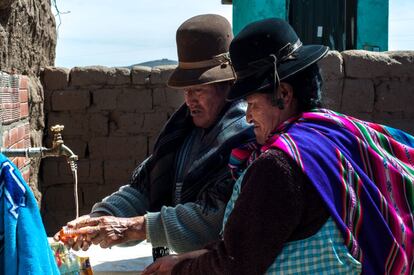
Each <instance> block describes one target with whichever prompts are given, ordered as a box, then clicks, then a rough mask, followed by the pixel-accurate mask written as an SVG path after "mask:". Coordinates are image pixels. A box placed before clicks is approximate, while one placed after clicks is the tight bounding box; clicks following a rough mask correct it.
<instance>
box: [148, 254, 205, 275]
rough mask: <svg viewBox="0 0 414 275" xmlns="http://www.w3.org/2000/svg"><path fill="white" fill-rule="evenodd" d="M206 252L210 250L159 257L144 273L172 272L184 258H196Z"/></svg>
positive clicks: (166, 274) (163, 274) (161, 274)
mask: <svg viewBox="0 0 414 275" xmlns="http://www.w3.org/2000/svg"><path fill="white" fill-rule="evenodd" d="M206 252H208V250H207V249H200V250H194V251H190V252H186V253H182V254H178V255H169V256H164V257H162V258H158V259H157V260H156V261H155V262H153V263H152V264H150V265H149V266H147V267H146V268H145V270H144V271H143V272H142V275H150V274H155V275H169V274H171V272H172V270H173V268H174V266H175V265H176V264H178V263H179V262H181V261H182V260H186V259H194V258H197V257H198V256H201V255H203V254H204V253H206Z"/></svg>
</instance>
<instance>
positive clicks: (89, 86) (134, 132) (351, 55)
mask: <svg viewBox="0 0 414 275" xmlns="http://www.w3.org/2000/svg"><path fill="white" fill-rule="evenodd" d="M320 66H321V68H322V71H323V79H324V86H323V90H324V91H323V100H324V103H325V104H326V106H327V107H328V108H331V109H333V110H336V111H340V112H343V113H346V114H350V115H353V116H356V117H359V118H362V119H367V120H371V121H375V122H379V123H384V124H389V125H391V126H394V127H398V128H401V129H404V130H406V131H408V132H410V133H411V134H414V108H413V105H414V85H413V84H414V83H413V82H414V67H413V66H414V52H388V53H371V52H366V51H346V52H342V53H339V52H335V51H333V52H330V53H329V55H328V56H327V57H325V58H324V59H323V60H322V61H321V62H320ZM172 69H173V67H171V66H167V67H155V68H152V69H151V68H149V67H135V68H133V69H132V70H129V69H125V68H106V67H99V66H98V67H84V68H79V67H75V68H73V69H71V70H69V69H65V68H52V67H50V68H46V69H45V70H44V73H43V77H42V81H43V85H44V88H45V113H46V125H47V127H50V126H51V125H53V124H55V123H60V124H64V125H65V130H64V132H63V139H64V141H65V143H66V144H67V145H68V146H69V147H70V148H71V149H72V150H73V151H74V152H75V153H76V154H78V155H79V157H80V161H79V171H78V173H79V194H80V203H81V213H82V214H85V213H88V212H89V211H90V208H91V206H92V205H93V204H94V203H95V202H96V201H99V200H101V199H102V198H103V197H104V196H106V195H108V194H110V193H111V192H113V191H114V190H117V189H118V188H119V186H120V185H122V184H125V183H126V182H127V181H128V179H129V177H130V174H131V171H132V170H133V168H134V167H135V166H136V165H137V164H138V163H140V162H141V161H142V160H143V159H145V157H146V156H148V154H149V152H151V148H152V146H153V143H154V140H155V137H156V136H157V134H158V132H159V131H160V129H161V128H162V126H163V124H164V123H165V121H166V120H167V119H168V117H169V116H170V115H171V114H172V113H173V112H174V110H175V109H176V108H177V107H178V106H180V105H181V104H182V102H183V95H182V93H181V92H180V91H175V90H172V89H169V88H167V87H166V85H165V83H166V81H167V79H168V76H169V75H170V73H171V71H172ZM46 136H47V139H49V137H48V135H46ZM45 144H49V141H48V140H46V142H45ZM41 170H42V173H41V182H42V185H41V186H42V188H41V191H42V194H43V202H42V206H43V208H42V211H43V217H44V221H45V225H46V228H47V230H48V232H49V234H52V233H54V232H55V231H56V230H57V229H58V227H60V226H61V225H62V224H64V223H66V222H67V221H68V220H69V219H73V218H74V215H75V210H74V200H73V183H72V177H71V174H70V172H69V167H68V165H67V163H66V162H65V160H64V159H60V160H56V159H44V160H43V161H42V169H41Z"/></svg>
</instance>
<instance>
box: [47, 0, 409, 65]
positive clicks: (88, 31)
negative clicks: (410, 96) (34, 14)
mask: <svg viewBox="0 0 414 275" xmlns="http://www.w3.org/2000/svg"><path fill="white" fill-rule="evenodd" d="M52 2H53V1H52ZM120 4H122V5H120ZM57 5H58V9H59V10H60V12H61V13H65V12H69V13H67V14H61V25H60V27H59V32H58V43H57V49H56V60H55V65H56V66H59V67H67V68H72V67H74V66H87V65H104V66H127V65H131V64H136V63H141V62H145V61H150V60H155V59H161V58H169V59H174V60H177V53H176V48H175V31H176V30H177V28H178V26H179V25H180V24H181V23H182V22H184V21H185V20H186V19H188V18H190V17H192V16H194V15H198V14H203V13H216V14H221V15H223V16H224V17H226V18H227V19H228V20H229V21H230V22H231V20H232V6H231V5H222V4H221V0H164V1H162V0H158V1H157V0H138V1H137V0H121V1H115V0H86V1H85V0H63V1H57ZM413 10H414V1H413V0H390V25H389V50H414V28H413V25H414V12H413ZM56 21H57V24H58V23H59V19H58V18H56Z"/></svg>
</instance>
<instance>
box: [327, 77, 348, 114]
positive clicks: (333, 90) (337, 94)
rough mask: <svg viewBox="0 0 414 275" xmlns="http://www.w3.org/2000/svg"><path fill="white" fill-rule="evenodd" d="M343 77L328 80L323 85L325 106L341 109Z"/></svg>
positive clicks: (336, 109) (335, 109)
mask: <svg viewBox="0 0 414 275" xmlns="http://www.w3.org/2000/svg"><path fill="white" fill-rule="evenodd" d="M343 81H344V80H343V79H338V80H328V81H325V82H323V85H322V102H323V105H324V107H326V108H329V109H332V110H334V111H338V112H339V111H340V109H341V104H342V89H343Z"/></svg>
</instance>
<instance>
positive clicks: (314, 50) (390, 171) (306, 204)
mask: <svg viewBox="0 0 414 275" xmlns="http://www.w3.org/2000/svg"><path fill="white" fill-rule="evenodd" d="M327 51H328V49H327V48H326V47H324V46H319V45H309V46H304V45H302V43H301V42H300V40H299V38H298V37H297V35H296V33H295V32H294V30H293V29H292V28H291V26H289V25H288V24H287V23H286V22H284V21H282V20H278V19H267V20H263V21H259V22H256V23H253V24H250V25H248V26H247V27H245V28H244V29H243V30H242V31H241V32H240V33H239V35H238V36H237V37H236V38H235V39H234V40H233V42H232V43H231V46H230V56H231V59H232V62H233V65H234V68H235V71H236V74H237V81H236V83H235V85H234V87H233V88H232V91H231V92H230V95H229V99H231V100H235V99H239V98H245V99H246V101H247V104H248V108H247V114H246V119H247V121H248V122H249V123H252V124H253V125H254V132H255V135H256V139H257V142H258V143H259V144H260V148H258V149H257V150H251V152H247V151H241V150H234V151H233V156H232V158H231V160H232V162H233V163H232V165H231V166H232V168H233V170H235V171H236V172H240V171H241V170H242V169H241V168H240V166H241V165H240V164H241V163H243V160H245V159H247V160H248V163H249V166H248V168H247V169H246V170H245V172H242V173H241V175H240V177H239V178H238V180H237V182H236V184H235V186H234V189H233V195H232V198H231V199H230V201H229V203H228V205H227V209H226V212H225V216H224V222H223V224H224V226H223V234H222V239H221V240H220V241H217V242H214V243H211V244H209V245H208V246H206V247H205V249H203V250H199V251H196V252H193V253H188V254H183V255H176V256H169V257H166V258H161V259H159V260H158V261H157V262H155V263H154V264H152V265H151V266H149V267H148V268H147V270H146V272H145V273H144V274H151V273H152V272H161V273H162V272H165V273H169V272H170V271H171V268H172V273H173V274H263V273H268V274H360V273H363V274H384V273H387V274H413V271H414V270H413V263H414V260H413V241H414V236H413V228H414V226H413V214H412V213H414V212H413V210H414V197H413V190H414V189H413V182H414V148H413V147H412V145H408V144H412V142H413V141H414V138H413V137H412V136H409V135H407V134H405V133H403V132H401V131H398V130H396V129H391V128H389V127H385V126H381V125H377V124H373V123H368V122H364V121H361V120H358V119H355V118H352V117H348V116H345V115H342V114H339V113H335V112H333V111H330V110H326V109H318V107H320V85H321V77H320V74H319V69H318V66H317V65H316V62H317V61H318V60H319V59H321V58H322V57H323V56H324V55H325V54H326V52H327ZM391 132H392V133H393V134H395V135H391V134H390V133H391ZM157 274H158V273H157Z"/></svg>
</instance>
